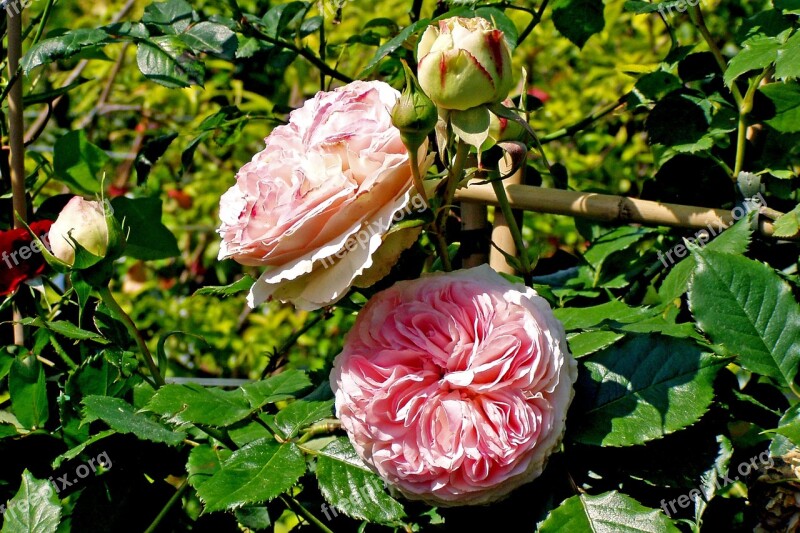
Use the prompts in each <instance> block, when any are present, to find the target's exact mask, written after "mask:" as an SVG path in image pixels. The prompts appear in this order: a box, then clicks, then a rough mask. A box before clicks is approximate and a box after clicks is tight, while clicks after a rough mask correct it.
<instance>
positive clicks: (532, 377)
mask: <svg viewBox="0 0 800 533" xmlns="http://www.w3.org/2000/svg"><path fill="white" fill-rule="evenodd" d="M576 378H577V363H576V362H575V359H574V358H573V357H572V355H571V354H570V353H569V349H568V347H567V341H566V338H565V335H564V328H563V326H562V325H561V323H560V322H559V321H558V320H556V318H555V317H554V316H553V312H552V310H551V309H550V306H549V305H548V303H547V301H546V300H544V299H543V298H541V297H539V296H538V295H537V294H536V292H535V291H534V290H533V289H530V288H526V287H524V286H522V285H515V284H512V283H510V282H509V281H507V280H505V279H504V278H503V277H501V276H500V275H499V274H497V273H496V272H494V271H493V270H491V269H490V268H489V267H488V266H485V265H484V266H480V267H476V268H473V269H470V270H461V271H457V272H452V273H448V274H434V275H429V276H425V277H423V278H421V279H417V280H413V281H403V282H400V283H397V284H396V285H394V286H393V287H392V288H390V289H387V290H385V291H382V292H380V293H378V294H376V295H375V296H373V297H372V299H371V300H370V301H369V303H367V305H366V307H364V309H363V310H362V311H361V312H360V313H359V315H358V319H357V320H356V323H355V325H354V327H353V329H352V330H351V331H350V332H349V333H348V335H347V338H346V341H345V346H344V350H343V352H342V353H341V354H340V355H339V356H337V358H336V360H335V361H334V368H333V371H332V373H331V386H332V387H333V390H334V392H335V394H336V412H337V415H338V417H339V419H340V420H341V421H342V425H343V426H344V428H345V429H346V430H347V433H348V435H349V436H350V440H351V441H352V443H353V445H354V447H355V449H356V451H357V452H358V454H359V455H360V456H361V458H362V459H363V460H364V461H365V462H366V464H367V465H369V466H370V467H371V468H373V469H374V470H375V471H376V472H377V473H378V475H380V476H381V477H382V478H383V479H385V480H386V481H387V482H388V483H389V485H390V486H391V487H394V488H395V489H397V490H399V491H400V493H402V494H403V495H404V496H406V497H407V498H409V499H412V500H424V501H426V502H428V503H432V504H437V505H443V506H454V505H474V504H483V503H488V502H491V501H494V500H497V499H499V498H502V497H503V496H505V495H507V494H508V493H509V492H511V491H512V490H513V489H515V488H516V487H518V486H520V485H522V484H524V483H527V482H529V481H531V480H533V479H534V478H536V477H538V476H539V475H540V474H541V473H542V470H543V468H544V466H545V463H546V461H547V458H548V456H549V455H550V454H551V453H552V452H553V451H554V450H555V449H556V448H557V447H558V446H559V444H560V442H561V438H562V436H563V434H564V427H565V419H566V415H567V408H568V407H569V404H570V402H571V401H572V396H573V383H574V382H575V380H576Z"/></svg>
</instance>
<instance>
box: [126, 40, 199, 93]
mask: <svg viewBox="0 0 800 533" xmlns="http://www.w3.org/2000/svg"><path fill="white" fill-rule="evenodd" d="M136 62H137V64H138V65H139V70H141V71H142V74H144V75H145V76H147V77H148V78H149V79H151V80H153V81H155V82H156V83H160V84H161V85H164V86H165V87H169V88H172V89H176V88H177V89H180V88H184V87H189V86H190V85H202V84H203V77H204V75H205V67H203V64H202V63H200V62H199V61H197V60H196V59H194V57H192V56H191V55H190V54H189V47H188V45H187V44H186V43H184V42H183V41H182V40H181V39H180V38H179V37H177V36H174V35H164V36H161V37H154V38H152V39H151V40H148V41H142V42H140V43H139V47H138V49H137V51H136Z"/></svg>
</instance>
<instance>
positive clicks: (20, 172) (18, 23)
mask: <svg viewBox="0 0 800 533" xmlns="http://www.w3.org/2000/svg"><path fill="white" fill-rule="evenodd" d="M6 16H7V20H8V79H9V80H15V81H14V82H13V83H14V85H12V87H11V90H10V91H9V93H8V145H9V151H10V157H9V165H10V167H11V190H12V205H13V208H14V213H15V214H16V216H15V217H13V218H14V227H15V228H24V227H25V224H24V222H27V220H28V201H27V197H26V194H25V142H24V138H23V135H24V134H25V123H24V119H23V116H22V112H23V106H22V77H21V76H17V70H19V60H20V58H21V57H22V6H21V5H20V2H19V0H15V1H13V2H11V3H10V4H8V5H7V6H6ZM21 320H22V315H21V314H20V312H19V309H18V308H17V307H16V305H15V306H14V344H17V345H19V346H21V345H23V344H25V329H24V327H23V326H22V324H20V321H21Z"/></svg>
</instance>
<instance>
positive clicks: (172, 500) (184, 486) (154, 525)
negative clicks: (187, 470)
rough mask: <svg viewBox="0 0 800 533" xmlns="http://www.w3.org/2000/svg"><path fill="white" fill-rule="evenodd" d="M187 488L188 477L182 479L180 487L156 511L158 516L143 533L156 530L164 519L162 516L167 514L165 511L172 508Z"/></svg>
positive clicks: (151, 532) (167, 511)
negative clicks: (159, 509) (158, 510)
mask: <svg viewBox="0 0 800 533" xmlns="http://www.w3.org/2000/svg"><path fill="white" fill-rule="evenodd" d="M187 488H189V478H188V477H187V478H186V479H184V480H183V483H181V485H180V487H178V490H176V491H175V494H173V495H172V497H171V498H170V499H169V501H167V503H166V505H164V507H163V508H162V509H161V511H160V512H159V513H158V516H156V518H155V520H153V523H152V524H150V527H148V528H147V529H146V530H145V532H144V533H153V532H154V531H156V529H158V526H159V524H161V521H162V520H164V517H165V516H167V513H169V511H170V509H172V508H173V507H174V506H175V504H176V503H177V502H178V500H180V499H181V496H183V493H184V492H186V489H187Z"/></svg>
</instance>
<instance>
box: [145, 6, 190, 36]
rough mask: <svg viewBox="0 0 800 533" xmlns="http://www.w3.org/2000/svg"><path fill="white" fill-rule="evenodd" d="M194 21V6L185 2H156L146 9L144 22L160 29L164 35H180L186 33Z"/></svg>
mask: <svg viewBox="0 0 800 533" xmlns="http://www.w3.org/2000/svg"><path fill="white" fill-rule="evenodd" d="M192 20H193V11H192V6H191V5H189V4H188V3H187V2H186V1H185V0H169V1H167V2H154V3H152V4H150V5H148V6H147V7H146V8H145V9H144V15H143V16H142V22H143V23H144V24H148V25H152V26H156V27H158V29H160V30H161V31H162V32H164V33H171V34H178V33H183V32H184V31H186V28H188V27H189V24H191V23H192Z"/></svg>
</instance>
